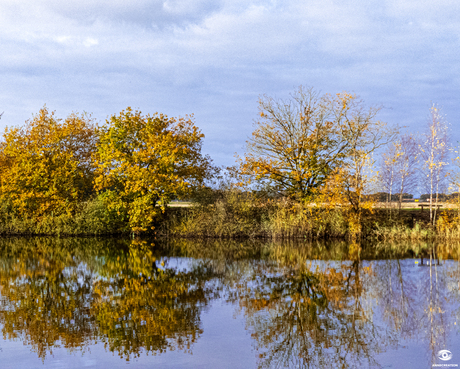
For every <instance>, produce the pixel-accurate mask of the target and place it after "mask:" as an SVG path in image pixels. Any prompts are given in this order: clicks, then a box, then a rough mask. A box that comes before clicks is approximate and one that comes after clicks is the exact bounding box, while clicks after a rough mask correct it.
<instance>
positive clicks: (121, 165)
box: [94, 108, 214, 232]
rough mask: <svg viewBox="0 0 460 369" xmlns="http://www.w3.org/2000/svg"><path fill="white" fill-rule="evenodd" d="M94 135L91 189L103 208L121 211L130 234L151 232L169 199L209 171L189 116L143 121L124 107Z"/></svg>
mask: <svg viewBox="0 0 460 369" xmlns="http://www.w3.org/2000/svg"><path fill="white" fill-rule="evenodd" d="M99 135H100V142H99V145H98V147H97V153H96V154H95V161H96V162H97V163H98V164H97V168H96V178H95V181H94V183H95V188H96V190H98V191H103V192H104V195H105V198H106V200H107V203H108V205H109V208H112V209H124V211H125V212H126V215H127V216H128V218H129V224H130V227H131V229H132V230H133V231H134V232H142V231H145V230H147V229H148V228H151V224H152V222H153V221H154V220H155V218H156V216H157V215H158V214H159V213H160V212H163V211H164V210H165V206H166V204H167V203H168V202H169V201H170V200H171V199H172V198H175V197H181V196H186V195H188V194H189V193H190V191H191V190H192V189H193V188H194V187H197V186H200V185H201V184H202V183H203V180H205V179H207V178H209V177H210V176H211V175H212V171H213V170H214V168H213V167H212V165H211V160H210V159H209V158H208V157H204V156H202V155H201V145H202V138H203V137H204V135H203V134H202V133H201V132H200V130H199V129H198V128H197V127H196V126H195V125H194V123H193V121H192V119H191V117H185V118H169V117H167V116H166V115H163V114H160V115H158V114H155V115H153V116H150V115H147V116H143V115H141V112H139V111H133V110H132V109H131V108H127V109H126V110H124V111H122V112H121V113H120V114H119V115H118V116H115V115H114V116H112V117H111V118H110V119H109V120H108V121H107V124H106V125H105V127H103V128H102V129H101V130H100V131H99Z"/></svg>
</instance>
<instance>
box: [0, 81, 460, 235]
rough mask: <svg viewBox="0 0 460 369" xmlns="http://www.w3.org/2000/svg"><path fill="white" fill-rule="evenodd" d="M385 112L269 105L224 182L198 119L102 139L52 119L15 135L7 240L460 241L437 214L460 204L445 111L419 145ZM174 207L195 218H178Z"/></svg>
mask: <svg viewBox="0 0 460 369" xmlns="http://www.w3.org/2000/svg"><path fill="white" fill-rule="evenodd" d="M379 110H380V107H367V106H366V105H365V104H364V103H363V101H361V100H360V99H359V98H358V97H357V96H356V95H353V94H349V93H347V92H343V93H339V94H336V95H330V94H320V93H319V92H317V91H315V90H314V89H312V88H303V87H300V88H299V90H298V91H297V92H295V93H294V94H292V95H291V97H290V99H288V100H276V99H274V98H271V97H267V96H264V97H262V98H261V99H260V101H259V113H260V118H259V119H258V120H257V121H256V122H255V129H254V131H253V133H252V136H251V138H250V139H249V140H248V141H247V149H246V152H245V154H244V155H243V156H242V157H238V159H237V164H236V165H235V166H234V167H231V168H227V169H225V170H223V171H222V169H219V168H217V167H215V166H214V165H213V163H212V160H211V159H210V158H209V157H208V156H205V155H203V154H202V153H201V148H202V144H203V138H204V135H203V134H202V133H201V131H200V130H199V129H198V128H197V126H196V125H195V123H194V120H193V117H192V116H190V117H189V116H186V117H185V118H171V117H168V116H166V115H163V114H158V113H156V114H154V115H152V116H150V115H146V116H145V115H142V114H141V112H139V111H134V110H132V109H131V108H127V109H126V110H124V111H122V112H121V113H119V114H118V115H113V116H111V117H110V118H109V119H107V120H106V122H105V123H104V124H102V125H98V124H97V123H96V122H95V121H94V120H93V119H92V118H91V116H89V115H86V114H76V113H74V114H71V115H69V116H68V117H67V118H65V119H59V118H57V117H56V116H55V114H54V113H53V112H49V111H48V109H47V108H46V106H45V107H44V108H43V109H41V110H40V112H39V113H38V114H37V115H35V116H34V117H33V119H31V120H30V121H27V122H26V123H25V124H24V125H23V126H18V127H10V128H6V129H5V131H4V132H3V135H2V138H1V141H0V173H1V177H0V202H1V204H0V233H3V234H5V233H10V234H11V233H16V234H112V233H123V232H125V233H137V234H139V233H146V232H152V231H154V232H159V233H161V234H167V235H179V236H193V237H272V238H277V237H281V238H292V237H309V238H317V237H348V236H351V237H367V236H369V235H371V236H376V235H377V236H381V235H387V234H388V232H387V231H388V229H394V227H397V228H398V227H399V228H398V229H400V230H401V229H405V230H406V228H407V229H413V228H414V227H417V226H418V227H420V226H422V228H423V227H427V232H425V233H424V236H423V237H425V236H426V235H428V234H430V235H432V234H435V232H437V231H439V230H440V229H441V228H442V230H443V232H446V231H447V230H449V232H450V233H449V234H450V236H452V235H453V234H454V233H455V232H457V231H455V232H453V231H452V230H453V229H454V228H455V229H458V226H457V224H458V223H459V222H458V216H457V215H455V214H454V213H453V212H450V213H447V212H445V211H444V212H443V214H442V216H441V217H439V214H437V212H438V210H437V209H438V207H436V205H437V203H438V202H439V201H452V202H458V200H459V197H458V196H457V195H456V194H453V195H444V193H445V192H446V190H447V189H448V187H449V186H450V187H451V188H454V189H457V188H458V189H460V186H459V185H458V184H459V183H460V181H458V180H457V178H456V177H455V176H453V175H450V176H448V175H447V174H448V173H447V169H446V168H447V164H448V160H449V153H450V152H451V148H450V146H449V142H448V134H447V125H446V123H445V122H444V120H443V118H442V115H441V114H440V112H439V109H438V108H437V107H435V106H433V107H432V109H431V110H430V120H429V124H428V126H427V130H426V133H424V134H422V135H419V136H416V135H401V134H400V133H399V130H400V129H399V127H391V126H389V125H387V124H386V123H385V122H381V121H379V120H378V119H377V115H378V113H379ZM379 155H380V156H381V159H380V160H379V159H376V157H378V156H379ZM453 164H459V163H458V161H456V160H453ZM219 172H220V174H219ZM223 173H224V174H225V175H224V177H225V180H224V179H223V178H224V177H222V174H223ZM449 180H450V181H449ZM414 190H417V191H421V192H426V191H425V190H428V194H427V195H422V197H421V200H422V201H424V200H427V201H429V204H430V206H429V208H430V209H429V219H424V218H423V217H422V218H420V219H418V218H417V216H415V217H414V215H412V216H410V217H406V218H407V219H403V218H404V216H401V203H402V202H403V200H407V199H411V198H412V195H411V194H410V192H411V191H414ZM173 199H189V200H191V202H192V204H191V207H189V208H186V209H182V210H174V211H173V210H171V209H170V208H169V209H168V204H169V203H170V202H171V200H173ZM394 201H396V202H399V208H400V211H399V213H398V216H396V213H395V212H394V211H392V210H391V209H392V206H390V207H389V211H387V210H388V209H387V210H385V211H384V212H383V213H382V211H376V210H375V209H374V207H375V204H376V203H377V202H388V203H391V202H394ZM377 213H378V214H377ZM376 214H377V215H376ZM395 222H396V223H395ZM398 222H399V223H398ZM401 227H402V228H401ZM392 232H393V231H392ZM398 232H399V231H398ZM408 232H409V231H408ZM452 232H453V233H452ZM390 233H391V232H390ZM393 233H394V232H393ZM399 233H400V232H399ZM406 233H407V232H406ZM409 233H410V232H409ZM409 233H407V234H409ZM438 233H439V232H438ZM410 234H412V233H410ZM411 237H412V236H411Z"/></svg>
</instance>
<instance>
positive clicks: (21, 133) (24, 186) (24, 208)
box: [0, 106, 97, 217]
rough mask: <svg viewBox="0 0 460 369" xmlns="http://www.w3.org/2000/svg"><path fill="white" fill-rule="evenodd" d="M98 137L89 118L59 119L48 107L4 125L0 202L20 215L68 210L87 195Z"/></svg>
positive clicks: (70, 211)
mask: <svg viewBox="0 0 460 369" xmlns="http://www.w3.org/2000/svg"><path fill="white" fill-rule="evenodd" d="M96 141H97V137H96V134H95V125H94V123H93V122H92V120H91V117H89V116H87V115H77V114H71V115H69V116H68V117H67V118H66V119H65V120H62V119H58V118H56V117H55V115H54V112H51V113H49V112H48V109H47V108H46V106H45V107H44V108H42V109H41V110H40V111H39V113H38V114H37V115H36V116H34V118H33V119H32V120H31V121H28V122H26V124H25V125H24V126H22V127H16V128H12V129H5V131H4V133H3V142H2V145H1V147H0V171H1V173H2V176H1V179H0V180H1V187H0V200H1V201H4V202H9V203H10V204H11V205H12V206H13V207H14V208H15V210H16V211H17V212H18V213H19V214H21V215H28V216H35V217H36V216H42V215H45V214H54V215H58V214H61V213H72V212H73V211H74V210H75V208H76V206H77V205H78V203H80V202H82V201H84V200H85V199H87V197H88V195H89V194H90V193H91V189H92V183H91V182H92V163H91V153H92V151H94V148H95V145H96Z"/></svg>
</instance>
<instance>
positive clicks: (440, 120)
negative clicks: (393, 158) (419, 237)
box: [420, 105, 449, 224]
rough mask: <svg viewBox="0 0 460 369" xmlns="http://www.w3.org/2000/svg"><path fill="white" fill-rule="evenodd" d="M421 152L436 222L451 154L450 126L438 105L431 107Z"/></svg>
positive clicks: (433, 219)
mask: <svg viewBox="0 0 460 369" xmlns="http://www.w3.org/2000/svg"><path fill="white" fill-rule="evenodd" d="M420 153H421V154H420V156H421V160H422V164H423V166H422V171H423V174H424V181H423V184H424V185H425V187H426V188H427V190H428V193H429V194H430V221H431V222H433V224H434V222H435V221H436V206H437V205H438V195H439V191H440V189H441V188H442V186H443V184H444V181H445V178H446V174H447V173H446V166H447V164H448V154H449V139H448V126H447V123H446V121H445V119H444V117H443V115H442V114H441V112H440V110H439V108H438V107H437V106H436V105H432V106H431V108H430V116H429V121H428V127H427V131H426V133H425V134H424V138H423V142H422V144H421V147H420ZM433 197H434V198H433ZM433 200H434V203H435V211H433Z"/></svg>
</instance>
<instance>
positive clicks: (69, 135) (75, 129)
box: [0, 107, 215, 234]
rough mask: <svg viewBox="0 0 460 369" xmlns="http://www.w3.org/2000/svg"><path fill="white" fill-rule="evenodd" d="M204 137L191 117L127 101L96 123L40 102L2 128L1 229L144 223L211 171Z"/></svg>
mask: <svg viewBox="0 0 460 369" xmlns="http://www.w3.org/2000/svg"><path fill="white" fill-rule="evenodd" d="M203 137H204V135H203V134H202V133H201V132H200V130H199V129H198V128H197V127H196V126H195V124H194V122H193V119H192V117H185V118H178V119H176V118H169V117H167V116H165V115H162V114H155V115H153V116H143V115H142V114H141V113H140V112H139V111H133V110H132V109H130V108H128V109H126V110H125V111H122V112H121V113H120V114H119V115H114V116H112V117H111V118H110V119H108V120H107V121H106V123H105V124H104V125H102V126H98V125H97V124H95V122H94V121H93V120H92V119H91V117H90V116H88V115H78V114H71V115H70V116H69V117H67V118H66V119H58V118H56V116H55V114H54V113H53V112H51V113H50V112H49V111H48V109H47V108H46V107H44V108H43V109H41V110H40V112H39V113H38V114H37V115H35V116H34V118H33V119H32V120H30V121H28V122H26V124H25V125H24V126H21V127H12V128H6V129H5V131H4V133H3V137H2V140H1V142H0V173H1V178H0V181H1V183H0V201H1V210H0V217H1V224H2V225H1V230H0V231H1V232H3V233H55V232H56V231H57V230H59V231H57V232H63V233H69V234H78V233H90V234H91V233H114V232H141V231H147V230H148V229H151V228H152V227H153V224H154V222H155V221H156V220H157V217H158V215H159V214H160V213H161V211H162V210H164V208H165V204H167V203H169V201H171V199H173V198H175V197H181V196H190V194H191V192H192V191H193V190H194V189H195V188H198V187H199V186H201V185H202V183H203V182H204V181H205V180H206V179H210V178H211V177H212V175H213V172H214V171H215V168H214V167H213V165H212V163H211V160H210V158H209V157H206V156H203V155H202V154H201V145H202V139H203ZM53 229H55V230H54V231H53Z"/></svg>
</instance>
